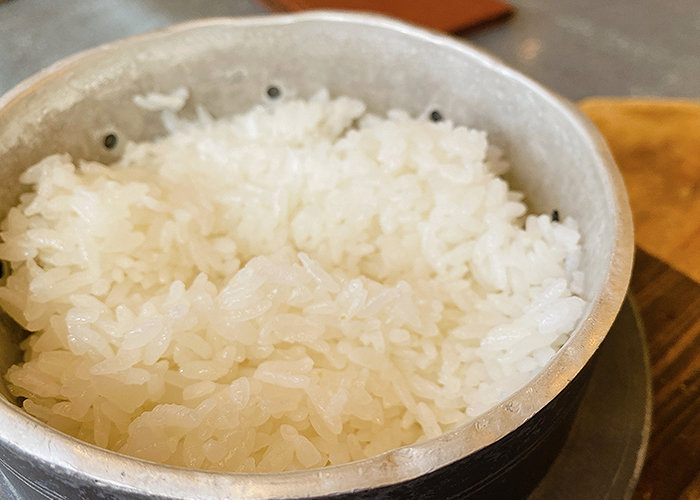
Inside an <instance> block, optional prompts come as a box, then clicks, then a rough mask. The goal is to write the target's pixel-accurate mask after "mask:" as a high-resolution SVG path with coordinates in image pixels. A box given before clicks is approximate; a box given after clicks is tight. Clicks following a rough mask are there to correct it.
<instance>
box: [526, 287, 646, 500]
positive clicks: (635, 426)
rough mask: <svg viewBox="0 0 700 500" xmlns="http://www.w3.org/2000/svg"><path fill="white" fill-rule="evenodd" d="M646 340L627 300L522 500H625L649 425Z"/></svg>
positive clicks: (640, 461)
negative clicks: (557, 445) (544, 466)
mask: <svg viewBox="0 0 700 500" xmlns="http://www.w3.org/2000/svg"><path fill="white" fill-rule="evenodd" d="M651 396H652V395H651V374H650V367H649V354H648V352H647V345H646V338H645V335H644V329H643V327H642V325H641V321H639V320H638V315H637V312H636V306H635V305H634V304H633V303H632V301H630V299H629V297H628V298H627V299H626V300H625V303H624V304H623V305H622V309H621V310H620V314H619V315H618V316H617V319H616V320H615V323H614V324H613V326H612V328H611V330H610V333H609V334H608V336H607V337H606V339H605V342H604V343H603V344H602V345H601V347H600V352H599V359H598V364H597V366H596V367H595V370H594V372H593V376H592V377H591V381H590V383H589V386H588V388H587V389H586V394H585V396H584V398H583V401H582V402H581V406H580V407H579V411H578V414H577V415H576V420H575V421H574V424H573V426H572V428H571V433H570V434H569V437H568V438H567V441H566V443H565V444H564V447H563V449H562V451H561V453H560V455H559V456H558V457H557V459H556V461H555V462H554V463H553V464H552V467H551V468H550V469H549V472H548V473H547V475H546V476H545V477H544V479H543V480H542V482H541V483H540V485H539V486H538V487H537V489H536V490H535V491H534V492H533V493H532V495H530V497H529V499H528V500H564V499H566V500H584V499H585V500H590V499H591V498H606V499H609V500H629V499H630V498H631V497H632V494H633V493H634V489H635V487H636V486H637V480H638V479H639V474H640V473H641V471H642V465H643V463H644V456H645V454H646V449H647V443H648V441H649V430H650V426H651Z"/></svg>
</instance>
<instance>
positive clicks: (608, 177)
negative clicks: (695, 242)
mask: <svg viewBox="0 0 700 500" xmlns="http://www.w3.org/2000/svg"><path fill="white" fill-rule="evenodd" d="M328 22H331V23H343V24H358V25H363V26H370V27H374V28H379V29H385V30H390V31H395V32H400V33H402V34H405V35H408V36H410V37H412V38H414V39H415V40H416V42H418V43H428V44H433V45H439V46H442V47H444V48H446V49H448V50H452V51H457V52H461V53H462V54H465V55H467V56H469V57H471V58H472V59H474V60H476V61H477V62H478V63H479V64H481V65H482V66H484V67H485V68H488V69H490V70H492V71H495V72H498V73H500V74H502V75H504V76H506V77H508V78H510V79H514V80H516V81H517V82H518V83H519V84H521V85H523V86H524V87H527V88H528V89H529V90H531V91H533V92H535V93H537V94H538V95H539V96H540V97H543V98H544V99H546V100H547V101H548V102H549V104H550V105H551V106H552V107H553V108H556V109H557V111H558V112H560V113H561V114H562V115H563V116H565V117H566V118H567V119H568V121H569V122H570V124H571V125H572V126H573V127H574V128H575V129H576V131H577V132H578V133H579V134H580V135H581V136H582V137H584V138H585V142H586V144H587V145H588V147H589V148H590V150H591V151H593V152H594V155H595V158H596V164H597V165H598V166H599V173H600V175H601V177H602V178H603V180H604V182H605V191H606V192H605V193H604V194H605V196H606V198H607V199H608V200H610V201H611V202H612V206H613V207H614V208H615V213H614V214H612V219H613V221H614V235H615V237H614V240H613V244H612V249H611V254H610V260H609V262H608V263H607V267H608V272H607V274H606V278H605V281H604V283H603V286H602V288H601V289H600V290H599V291H598V292H597V294H596V295H595V296H594V297H593V298H592V299H591V303H590V305H589V307H588V309H587V310H588V315H587V317H586V318H585V320H584V321H582V322H581V323H580V324H579V326H578V327H577V329H576V330H575V331H574V332H573V333H572V335H571V339H570V341H569V342H567V344H565V346H564V347H562V348H561V349H560V351H559V352H558V353H557V355H556V356H555V358H554V359H553V360H552V361H551V362H550V363H549V364H548V365H547V366H546V367H545V368H544V369H543V370H542V371H541V372H540V373H539V374H538V375H536V376H535V378H533V379H532V380H531V381H530V382H529V383H528V384H527V385H526V386H524V387H523V388H522V389H520V390H519V391H518V392H516V393H515V394H513V395H512V396H510V397H509V398H507V399H506V400H505V401H503V402H501V403H500V404H498V405H497V406H495V407H493V408H491V409H490V410H488V411H487V412H485V413H483V414H482V415H480V416H479V417H476V418H475V419H474V420H472V421H470V422H468V423H466V424H464V425H462V426H460V427H458V428H457V429H455V430H452V431H450V432H447V433H445V434H443V435H441V436H438V437H436V438H433V439H429V440H426V441H424V442H421V443H418V444H413V445H406V446H403V447H401V448H397V449H394V450H390V451H388V452H385V453H382V454H380V455H377V456H374V457H370V458H366V459H363V460H359V461H354V462H349V463H347V464H343V465H335V466H327V467H323V468H320V469H310V470H302V471H293V472H281V473H232V472H217V471H204V470H197V469H187V468H182V467H175V466H169V465H164V464H157V463H153V462H148V461H145V460H141V459H138V458H134V457H130V456H126V455H122V454H119V453H116V452H113V451H109V450H105V449H102V448H99V447H97V446H94V445H91V444H88V443H85V442H83V441H80V440H78V439H76V438H73V437H71V436H68V435H65V434H63V433H61V432H60V431H58V430H56V429H53V428H51V427H49V426H48V425H46V424H44V423H42V422H40V421H38V420H37V419H35V418H34V417H31V416H30V415H28V414H27V413H25V412H24V411H23V410H21V409H20V408H18V407H17V406H15V405H14V404H12V403H10V402H9V401H7V400H6V399H5V398H0V423H2V425H0V444H2V445H3V446H6V447H9V448H11V449H13V450H14V451H16V452H17V453H18V455H20V456H24V457H25V458H27V459H29V460H32V461H38V462H43V463H45V464H49V465H50V467H51V468H58V469H60V470H62V471H63V472H64V473H65V474H67V475H68V476H69V477H73V478H74V479H77V480H81V479H83V478H86V477H87V478H89V479H90V480H91V481H93V482H96V483H98V484H100V485H103V486H109V487H111V488H114V489H117V490H119V491H124V492H127V491H130V492H134V493H135V492H143V491H144V488H146V489H147V492H148V494H149V495H152V496H153V497H155V498H158V497H161V498H182V499H185V498H188V499H193V500H198V499H205V498H206V499H214V498H232V497H234V498H235V497H241V498H249V499H265V498H277V497H285V498H287V497H300V498H304V497H308V496H321V495H330V494H338V493H345V492H350V491H356V490H363V489H370V488H377V487H380V486H385V485H390V484H395V483H397V482H402V481H407V480H410V479H414V478H416V477H419V476H421V475H424V474H427V473H429V472H432V471H434V470H436V469H438V468H440V467H443V466H445V465H448V464H450V463H453V462H455V461H457V460H459V459H460V458H463V457H465V456H467V455H468V454H471V453H473V452H476V451H478V450H480V449H482V448H484V447H486V446H488V445H490V444H492V443H494V442H496V441H498V440H499V439H501V438H502V437H504V436H506V435H507V434H509V433H510V432H512V431H514V430H515V429H516V428H518V427H519V426H520V425H522V424H523V423H524V422H526V421H527V420H528V419H529V418H531V417H532V416H533V415H534V414H535V413H537V412H538V411H539V410H541V409H542V408H544V407H545V406H546V405H547V404H548V403H549V402H550V401H551V400H552V399H553V398H554V397H555V396H556V395H558V394H559V393H560V392H561V391H562V390H563V389H564V387H566V386H567V385H568V383H569V382H570V381H571V380H573V378H574V377H575V376H576V375H577V374H578V373H579V371H580V370H581V369H582V368H583V367H584V365H585V364H586V363H587V362H588V360H589V359H590V358H591V357H592V356H593V354H594V353H595V351H596V350H597V349H598V347H599V345H600V344H601V342H602V341H603V339H604V338H605V336H606V334H607V332H608V330H609V329H610V326H611V325H612V323H613V321H614V319H615V317H616V315H617V313H618V311H619V309H620V307H621V305H622V302H623V299H624V297H625V294H626V291H627V287H628V284H629V280H630V275H631V270H632V261H633V252H634V239H633V227H632V214H631V210H630V206H629V201H628V198H627V191H626V189H625V185H624V181H623V179H622V175H621V174H620V172H619V170H618V169H617V167H616V165H615V162H614V160H613V158H612V155H611V153H610V151H609V149H608V147H607V144H606V142H605V140H604V139H603V137H602V136H601V134H600V133H599V132H598V130H597V129H596V128H595V127H594V126H593V124H592V123H591V122H590V121H589V120H588V119H587V118H586V117H585V115H583V113H582V112H580V111H579V110H578V108H576V107H575V106H574V105H573V104H571V103H570V102H568V101H567V100H566V99H564V98H562V97H559V96H558V95H556V94H554V93H553V92H551V91H550V90H548V89H546V88H545V87H544V86H542V85H540V84H539V83H536V82H535V81H534V80H532V79H530V78H529V77H527V76H524V75H523V74H521V73H519V72H517V71H516V70H514V69H511V68H510V67H508V66H507V65H506V64H505V63H503V62H501V61H500V60H498V59H497V58H495V57H494V56H492V55H489V54H488V53H487V52H485V51H483V50H482V49H479V48H476V47H474V46H472V45H471V44H469V43H468V42H465V41H464V40H462V39H457V38H454V37H452V36H449V35H446V34H442V33H438V32H435V31H431V30H428V29H425V28H421V27H418V26H414V25H411V24H408V23H406V22H403V21H398V20H395V19H392V18H389V17H386V16H383V15H378V14H366V13H357V12H347V11H311V12H302V13H293V14H275V15H262V16H251V17H241V18H212V19H202V20H194V21H188V22H184V23H180V24H176V25H173V26H170V27H167V28H164V29H160V30H156V31H152V32H149V33H145V34H140V35H135V36H131V37H127V38H124V39H121V40H118V41H115V42H110V43H106V44H103V45H100V46H98V47H95V48H92V49H88V50H85V51H82V52H79V53H77V54H74V55H72V56H69V57H67V58H65V59H62V60H60V61H58V62H56V63H54V64H52V65H51V66H49V67H48V68H46V69H44V70H42V71H40V72H39V73H37V74H35V75H33V76H31V77H29V78H27V79H26V80H24V81H22V82H21V83H19V84H18V85H16V86H15V87H14V88H12V89H11V90H10V91H8V92H7V93H6V94H5V95H4V96H1V97H0V116H2V115H3V114H4V113H6V112H7V110H8V109H10V108H11V107H12V106H13V105H15V104H16V103H17V102H19V101H21V100H22V99H23V98H24V97H25V96H27V95H28V94H31V93H32V92H33V91H34V90H35V89H37V88H38V87H40V86H41V85H43V84H44V83H46V82H48V81H50V80H52V79H54V78H56V77H58V76H60V75H61V74H63V73H65V72H67V71H69V70H70V69H72V68H75V67H76V66H78V65H80V64H81V63H82V62H83V61H84V60H85V59H87V58H89V57H92V56H94V55H95V54H98V53H100V52H103V51H107V50H113V49H116V48H119V47H123V46H127V45H129V44H133V43H140V42H143V41H148V40H149V39H153V38H157V37H164V36H171V35H178V34H182V33H185V32H187V31H190V30H197V29H206V28H208V27H222V26H225V27H230V28H232V29H240V28H255V27H260V26H282V25H294V24H299V25H303V24H304V23H328ZM563 358H567V359H568V358H572V359H574V360H576V361H577V363H576V364H572V363H565V362H564V361H563ZM524 397H527V398H528V400H529V403H528V405H527V406H528V408H526V409H525V410H524V411H523V408H522V400H523V398H524ZM2 462H3V463H4V464H5V465H6V466H9V467H10V468H11V466H10V465H9V464H7V463H6V461H5V460H2ZM416 464H420V467H419V466H417V465H416Z"/></svg>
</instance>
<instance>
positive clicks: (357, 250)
mask: <svg viewBox="0 0 700 500" xmlns="http://www.w3.org/2000/svg"><path fill="white" fill-rule="evenodd" d="M184 97H185V98H186V96H184ZM166 104H167V105H168V106H170V105H171V104H172V103H166ZM168 106H165V107H168ZM161 109H163V108H161ZM198 115H199V119H198V120H197V122H196V123H186V122H183V121H181V120H178V119H177V117H176V115H175V113H174V112H173V110H166V111H164V119H165V122H166V124H168V126H170V127H171V128H172V129H173V130H172V133H171V134H170V135H169V136H167V137H165V138H163V139H161V140H158V141H156V142H153V143H142V144H130V145H129V146H128V148H127V151H126V153H125V154H124V156H123V158H122V159H121V160H120V161H119V162H118V163H116V164H114V165H112V166H105V165H102V164H99V163H95V162H88V161H74V160H73V159H72V158H70V157H69V156H67V155H54V156H50V157H48V158H46V159H44V160H43V161H41V162H39V163H38V164H37V165H35V166H33V167H31V168H30V169H29V170H27V171H26V172H25V173H24V174H23V175H22V177H21V182H22V183H24V184H26V185H28V186H31V192H28V193H26V194H24V195H22V197H21V202H20V204H19V206H18V207H15V208H13V209H11V211H10V212H9V214H8V216H7V218H6V220H5V221H4V222H3V224H2V233H1V236H2V240H3V243H2V244H0V258H2V259H3V260H4V261H6V262H8V263H9V264H10V267H11V275H10V276H9V278H8V279H7V282H6V284H5V286H3V287H1V288H0V305H1V306H2V307H3V308H4V309H5V311H7V312H8V313H9V314H10V315H11V316H12V317H13V318H14V319H15V320H16V321H17V322H18V323H19V324H21V325H22V326H23V327H24V328H25V329H27V330H29V331H30V332H34V333H32V334H31V335H30V336H29V337H28V338H27V340H26V341H25V342H24V343H23V344H22V348H23V349H24V350H25V357H24V362H23V363H21V364H19V365H16V366H13V367H12V368H10V370H9V371H8V373H7V374H6V379H7V381H8V382H9V388H10V391H11V392H12V394H14V395H16V396H17V397H18V398H20V401H23V402H22V406H23V408H24V409H25V410H26V411H27V412H29V413H30V414H32V415H34V416H35V417H37V418H38V419H40V420H42V421H44V422H47V423H48V424H49V425H51V426H53V427H55V428H57V429H59V430H61V431H63V432H66V433H68V434H70V435H73V436H76V437H78V438H80V439H82V440H85V441H87V442H90V443H94V444H96V445H98V446H101V447H105V448H109V449H111V450H117V451H119V452H122V453H126V454H129V455H133V456H135V457H141V458H144V459H147V460H152V461H156V462H162V463H167V464H173V465H180V466H186V467H194V468H203V469H216V470H229V471H242V472H253V471H255V472H271V471H285V470H297V469H302V468H310V467H321V466H324V465H328V464H342V463H345V462H348V461H352V460H358V459H362V458H365V457H369V456H373V455H376V454H378V453H382V452H384V451H386V450H389V449H392V448H396V447H399V446H402V445H406V444H410V443H415V442H417V441H420V440H423V439H426V438H432V437H435V436H438V435H439V434H441V433H443V432H446V431H448V430H450V429H454V428H455V427H457V426H459V425H461V424H463V423H465V422H467V421H469V420H470V419H472V418H473V417H475V416H476V415H479V414H480V413H482V412H484V411H485V410H487V409H488V408H490V407H492V406H493V405H494V404H496V403H497V402H498V401H500V400H503V399H504V398H506V397H507V396H508V395H510V394H512V393H513V392H514V391H516V390H517V389H518V388H520V387H521V386H522V385H523V384H525V383H526V382H527V381H528V380H530V379H531V378H532V376H533V375H534V374H535V373H537V372H538V371H539V370H540V369H541V368H542V367H543V366H544V365H545V364H546V363H547V362H548V360H549V359H550V358H552V356H553V355H554V354H555V352H556V350H557V349H558V348H559V347H560V346H561V345H563V343H564V342H565V341H566V340H567V338H568V334H569V333H570V332H571V331H572V330H573V328H574V327H575V325H576V324H577V321H578V319H579V318H580V316H581V315H582V312H583V310H584V307H585V302H584V301H583V300H582V299H581V298H579V297H577V296H576V295H575V294H576V293H580V289H581V283H582V279H583V276H582V275H581V273H580V272H579V271H577V267H578V261H579V254H580V245H579V239H580V236H579V233H578V230H577V227H576V223H575V222H574V221H573V220H572V219H571V218H567V219H565V220H564V221H563V222H562V223H559V222H553V221H552V220H551V219H550V217H549V216H547V215H541V216H535V215H528V216H527V217H525V213H526V207H525V205H524V204H523V202H522V196H521V195H520V194H518V193H516V192H512V191H509V189H508V186H507V184H506V182H505V181H504V180H503V179H501V178H500V177H498V175H499V174H501V173H503V172H504V171H505V169H506V168H507V164H506V163H505V162H504V161H503V159H502V158H501V153H500V152H499V151H498V150H497V149H496V148H494V147H491V146H489V145H488V143H487V140H486V134H485V133H484V132H479V131H476V130H469V129H467V128H465V127H461V126H457V127H456V126H454V125H453V124H452V123H451V122H449V121H444V122H439V123H433V122H431V121H430V120H428V119H426V118H424V117H423V118H419V119H414V118H411V117H409V116H408V115H407V114H405V113H403V112H400V111H393V112H391V113H389V115H388V118H386V119H383V118H379V117H377V116H373V115H371V114H369V113H367V112H366V110H365V105H364V104H363V103H362V102H360V101H357V100H354V99H349V98H344V97H341V98H337V99H330V98H329V96H328V93H327V92H320V93H319V94H317V95H316V96H315V97H314V98H312V99H311V100H310V101H300V100H293V101H288V102H286V103H279V104H276V105H274V106H267V107H262V106H261V107H259V108H255V109H253V110H252V111H250V112H249V113H247V114H243V115H239V116H233V117H231V118H228V119H223V120H219V121H215V120H212V119H211V117H210V116H208V115H207V114H206V112H204V111H203V110H201V109H200V110H199V112H198ZM25 398H26V399H25Z"/></svg>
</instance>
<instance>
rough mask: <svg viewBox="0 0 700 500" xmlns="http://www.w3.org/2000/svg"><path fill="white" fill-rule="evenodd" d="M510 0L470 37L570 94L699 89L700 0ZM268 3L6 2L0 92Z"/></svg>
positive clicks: (672, 93)
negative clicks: (90, 54) (142, 36)
mask: <svg viewBox="0 0 700 500" xmlns="http://www.w3.org/2000/svg"><path fill="white" fill-rule="evenodd" d="M511 3H512V4H514V6H515V7H516V9H517V13H516V15H515V16H513V17H512V18H511V19H510V20H508V21H507V22H505V23H503V24H500V25H498V26H496V27H493V28H491V29H489V30H487V31H483V32H481V33H478V34H475V35H472V36H470V37H469V40H470V41H472V42H473V43H475V44H477V45H479V46H481V47H483V48H485V49H487V50H488V51H490V52H492V53H493V54H495V55H497V56H499V57H500V58H501V59H503V60H504V61H506V62H507V63H508V64H510V65H511V66H513V67H515V68H516V69H518V70H520V71H522V72H523V73H526V74H527V75H529V76H532V77H533V78H534V79H536V80H538V81H540V82H542V83H544V84H545V85H547V86H548V87H550V88H551V89H553V90H554V91H556V92H558V93H560V94H562V95H564V96H565V97H568V98H569V99H573V100H578V99H581V98H583V97H587V96H594V95H612V96H629V95H635V96H666V97H683V98H700V0H513V1H512V2H511ZM436 5H439V2H436ZM265 13H267V10H266V9H265V8H264V7H262V6H260V5H259V4H256V3H254V2H253V1H252V0H8V1H4V2H0V94H2V93H5V92H6V91H7V90H9V89H10V88H12V86H14V85H15V84H17V83H18V82H20V81H21V80H23V79H24V78H26V77H28V76H30V75H32V74H33V73H35V72H37V71H38V70H40V69H42V68H44V67H46V66H48V65H49V64H51V63H52V62H54V61H56V60H58V59H60V58H62V57H65V56H67V55H70V54H72V53H74V52H77V51H79V50H82V49H86V48H89V47H92V46H95V45H97V44H101V43H104V42H108V41H111V40H116V39H118V38H123V37H125V36H129V35H133V34H136V33H141V32H144V31H149V30H153V29H157V28H161V27H164V26H168V25H170V24H173V23H177V22H181V21H185V20H188V19H194V18H200V17H212V16H245V15H257V14H265Z"/></svg>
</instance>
